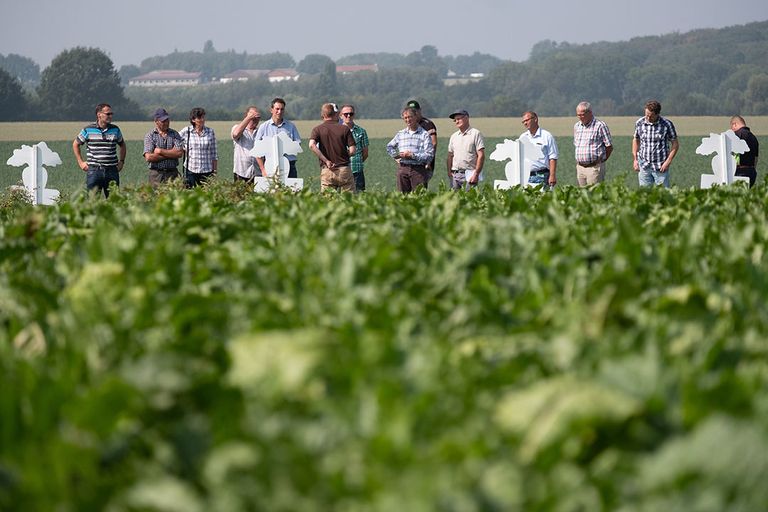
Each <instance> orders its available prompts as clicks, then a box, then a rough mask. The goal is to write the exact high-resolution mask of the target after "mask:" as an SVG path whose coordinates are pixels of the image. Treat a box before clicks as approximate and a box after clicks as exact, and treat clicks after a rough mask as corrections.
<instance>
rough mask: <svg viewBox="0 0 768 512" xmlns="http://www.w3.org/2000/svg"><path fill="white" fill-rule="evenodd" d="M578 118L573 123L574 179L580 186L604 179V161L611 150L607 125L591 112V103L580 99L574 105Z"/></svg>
mask: <svg viewBox="0 0 768 512" xmlns="http://www.w3.org/2000/svg"><path fill="white" fill-rule="evenodd" d="M576 117H578V118H579V120H578V121H577V122H576V124H575V125H573V145H574V146H575V148H576V181H578V183H579V186H580V187H586V186H587V185H595V184H596V183H601V182H602V181H604V180H605V162H606V160H608V158H609V157H610V156H611V153H612V152H613V145H612V142H611V132H610V130H608V125H606V124H605V123H604V122H602V121H601V120H599V119H598V118H596V117H595V116H594V114H593V113H592V105H591V104H590V103H589V102H588V101H582V102H581V103H579V104H578V105H577V106H576Z"/></svg>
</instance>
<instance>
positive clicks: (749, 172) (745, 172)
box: [734, 167, 757, 188]
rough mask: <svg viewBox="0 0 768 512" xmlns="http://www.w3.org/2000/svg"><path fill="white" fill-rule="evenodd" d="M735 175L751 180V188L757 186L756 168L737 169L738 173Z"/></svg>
mask: <svg viewBox="0 0 768 512" xmlns="http://www.w3.org/2000/svg"><path fill="white" fill-rule="evenodd" d="M734 174H735V175H736V176H745V177H747V178H749V188H752V187H754V186H755V182H756V181H757V169H755V168H754V167H736V172H735V173H734Z"/></svg>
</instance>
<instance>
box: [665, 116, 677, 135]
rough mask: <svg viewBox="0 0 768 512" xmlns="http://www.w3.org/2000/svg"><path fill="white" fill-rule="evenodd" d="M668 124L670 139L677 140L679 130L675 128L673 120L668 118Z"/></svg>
mask: <svg viewBox="0 0 768 512" xmlns="http://www.w3.org/2000/svg"><path fill="white" fill-rule="evenodd" d="M667 126H668V128H669V134H668V138H669V140H675V139H676V138H677V130H675V125H674V124H672V121H670V120H669V119H667Z"/></svg>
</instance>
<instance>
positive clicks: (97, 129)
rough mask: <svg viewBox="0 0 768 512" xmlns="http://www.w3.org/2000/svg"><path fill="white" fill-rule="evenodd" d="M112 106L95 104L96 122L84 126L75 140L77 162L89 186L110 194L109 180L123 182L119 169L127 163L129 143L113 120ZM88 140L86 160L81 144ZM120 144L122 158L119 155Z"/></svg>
mask: <svg viewBox="0 0 768 512" xmlns="http://www.w3.org/2000/svg"><path fill="white" fill-rule="evenodd" d="M112 114H113V112H112V107H111V106H110V105H108V104H107V103H99V104H98V105H97V106H96V122H95V123H91V124H89V125H88V126H86V127H85V128H83V129H82V130H81V131H80V133H78V134H77V137H76V138H75V140H74V141H73V142H72V151H73V152H74V153H75V158H76V159H77V165H78V166H79V167H80V169H82V170H83V171H85V172H86V177H85V186H86V188H87V189H88V190H92V189H94V188H98V189H99V190H101V191H102V192H103V193H104V197H109V184H110V183H111V182H113V181H114V182H115V184H116V185H117V186H120V171H121V170H122V169H123V165H125V154H126V147H125V141H124V140H123V134H122V132H120V128H118V127H117V126H116V125H114V124H112ZM83 144H87V151H86V153H87V161H83V156H82V155H81V153H80V146H82V145H83ZM117 146H120V158H118V156H117Z"/></svg>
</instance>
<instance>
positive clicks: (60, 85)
mask: <svg viewBox="0 0 768 512" xmlns="http://www.w3.org/2000/svg"><path fill="white" fill-rule="evenodd" d="M0 57H1V58H0V118H1V119H4V120H14V119H30V120H35V119H51V120H75V119H78V120H80V119H88V118H90V117H92V114H93V112H92V109H93V105H95V104H96V103H98V102H100V101H108V102H111V103H112V104H113V106H114V107H115V108H116V109H119V111H120V118H122V119H145V118H147V116H148V115H149V114H148V113H149V112H151V111H152V110H154V109H155V108H156V107H157V106H158V105H162V106H164V107H166V108H168V109H170V110H173V111H176V112H186V111H188V110H189V109H191V108H192V107H194V106H204V107H205V108H206V110H207V111H208V112H209V114H210V117H211V118H213V119H217V118H218V119H231V118H235V117H238V116H240V115H241V114H242V111H243V110H244V109H245V107H246V106H247V105H250V104H256V105H259V106H264V105H267V104H268V103H269V100H270V99H271V98H273V97H275V96H281V97H284V98H286V100H287V101H288V108H289V110H290V115H291V117H293V118H296V119H315V118H317V116H318V108H319V105H321V104H322V103H324V102H326V101H337V102H353V103H355V104H356V105H357V107H358V110H359V111H360V112H361V114H362V115H364V116H365V117H369V118H392V117H397V116H398V115H399V113H400V108H401V106H402V105H403V104H404V103H405V101H406V100H407V99H409V98H418V99H419V101H420V102H421V104H422V107H423V109H424V111H425V112H426V114H427V115H430V116H445V115H447V114H448V113H449V112H450V111H451V110H453V109H455V108H457V107H458V106H461V107H462V108H467V109H468V110H469V111H470V112H472V114H473V115H476V116H490V117H495V116H501V117H506V116H517V115H519V114H520V113H521V112H522V111H523V110H526V109H533V110H536V111H537V112H538V113H539V114H541V115H549V116H566V115H572V114H573V111H574V109H575V105H576V104H577V103H578V102H579V101H582V100H588V101H590V102H591V103H592V104H593V106H594V108H595V112H596V113H597V114H598V115H603V116H606V115H634V114H638V113H639V112H640V111H641V110H642V105H643V104H644V103H645V101H646V100H647V99H649V98H655V99H658V100H660V101H661V102H662V103H663V104H664V112H665V113H666V114H671V115H728V114H733V113H742V114H745V115H765V114H768V21H764V22H755V23H749V24H746V25H739V26H733V27H727V28H723V29H703V30H694V31H690V32H686V33H673V34H667V35H663V36H648V37H638V38H633V39H631V40H629V41H623V42H618V43H606V42H600V43H592V44H583V45H575V44H569V43H565V42H561V43H558V42H555V41H550V40H545V41H540V42H538V43H537V44H535V45H534V46H533V48H532V50H531V53H530V56H529V58H528V59H527V60H526V61H524V62H512V61H503V60H501V59H498V58H496V57H494V56H492V55H487V54H481V53H478V52H475V53H474V54H472V55H464V56H440V55H439V54H438V52H437V49H436V48H435V47H433V46H424V47H422V48H421V49H420V50H418V51H415V52H412V53H410V54H407V55H401V54H394V53H366V54H355V55H350V56H347V57H343V58H341V59H338V60H337V61H334V60H332V59H331V58H330V57H328V56H325V55H320V54H310V55H307V56H306V57H305V58H304V59H302V60H301V61H300V62H298V63H296V62H295V61H294V59H293V58H292V57H291V56H290V55H288V54H285V53H280V52H275V53H269V54H263V55H253V54H247V53H245V52H243V53H237V52H234V51H231V50H230V51H225V52H219V51H217V50H216V49H215V48H214V46H213V43H212V42H211V41H207V42H206V43H205V45H204V47H203V49H202V51H199V52H173V53H170V54H168V55H164V56H155V57H150V58H148V59H145V60H144V61H142V62H141V65H140V66H123V67H121V68H120V70H119V72H118V71H117V70H115V68H114V65H113V64H112V62H111V60H110V59H109V58H108V57H107V56H106V55H105V54H104V53H103V52H101V51H100V50H97V49H92V48H74V49H71V50H66V51H64V52H62V54H60V55H59V56H57V57H56V58H55V59H54V60H53V61H52V62H51V65H50V66H49V67H47V68H46V69H44V70H43V71H42V73H40V72H39V68H37V76H39V81H38V82H36V81H35V77H36V71H35V69H36V68H35V66H36V65H35V64H34V63H33V62H32V61H30V60H29V59H26V58H25V57H20V56H14V55H9V56H7V57H6V56H2V55H0ZM343 64H377V65H378V68H379V71H377V72H372V71H367V72H359V73H353V74H349V75H337V73H336V65H343ZM292 67H295V68H296V69H297V70H298V71H299V72H300V73H301V74H302V75H301V77H300V79H299V80H298V81H296V82H290V81H286V82H279V83H270V82H269V81H268V80H267V79H266V78H259V79H252V80H249V81H247V82H236V83H229V84H219V83H215V84H214V83H208V84H203V85H200V86H195V87H185V88H182V87H179V88H140V87H127V86H126V83H127V80H128V79H129V78H131V77H134V76H137V75H139V74H142V73H145V72H148V71H151V70H155V69H184V70H186V71H199V72H201V73H202V74H203V75H204V76H205V77H208V78H217V77H221V76H223V75H225V74H227V73H230V72H232V71H234V70H236V69H275V68H292ZM448 71H453V72H454V73H456V74H459V75H466V74H469V73H475V72H477V73H484V75H485V76H484V78H482V79H480V80H478V81H474V82H470V83H465V84H461V85H446V83H445V81H444V79H445V77H446V73H447V72H448Z"/></svg>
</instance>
